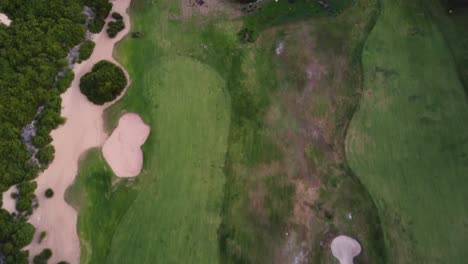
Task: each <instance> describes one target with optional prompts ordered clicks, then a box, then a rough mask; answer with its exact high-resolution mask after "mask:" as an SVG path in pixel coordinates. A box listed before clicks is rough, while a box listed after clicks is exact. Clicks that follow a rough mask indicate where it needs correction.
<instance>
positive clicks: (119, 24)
mask: <svg viewBox="0 0 468 264" xmlns="http://www.w3.org/2000/svg"><path fill="white" fill-rule="evenodd" d="M124 28H125V24H124V22H123V20H117V21H111V22H109V26H108V27H107V35H108V36H109V37H110V38H115V36H117V34H118V33H119V32H120V31H122V29H124Z"/></svg>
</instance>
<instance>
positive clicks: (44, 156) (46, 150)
mask: <svg viewBox="0 0 468 264" xmlns="http://www.w3.org/2000/svg"><path fill="white" fill-rule="evenodd" d="M54 155H55V149H54V147H53V146H52V145H47V146H45V147H43V148H41V149H40V150H39V151H38V152H37V156H36V157H37V159H38V160H39V162H40V163H41V164H42V165H48V164H50V163H51V162H52V161H53V160H54Z"/></svg>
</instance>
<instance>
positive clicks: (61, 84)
mask: <svg viewBox="0 0 468 264" xmlns="http://www.w3.org/2000/svg"><path fill="white" fill-rule="evenodd" d="M73 78H75V73H74V72H73V71H72V70H67V71H66V72H65V73H64V75H63V76H62V77H60V78H58V80H57V83H56V84H55V86H56V87H57V90H58V91H59V92H61V93H63V92H65V90H67V89H68V87H70V85H71V83H72V81H73Z"/></svg>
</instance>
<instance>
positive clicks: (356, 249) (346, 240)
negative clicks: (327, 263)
mask: <svg viewBox="0 0 468 264" xmlns="http://www.w3.org/2000/svg"><path fill="white" fill-rule="evenodd" d="M331 250H332V254H333V256H335V258H337V259H338V260H339V261H340V264H353V258H354V257H356V256H357V255H359V253H361V245H359V242H357V241H356V240H355V239H353V238H351V237H348V236H337V237H335V239H333V241H332V243H331Z"/></svg>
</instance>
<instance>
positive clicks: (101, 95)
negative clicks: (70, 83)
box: [80, 61, 127, 105]
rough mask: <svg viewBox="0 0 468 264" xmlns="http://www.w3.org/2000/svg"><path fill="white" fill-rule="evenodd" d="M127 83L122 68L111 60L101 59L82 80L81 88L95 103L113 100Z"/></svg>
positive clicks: (99, 103)
mask: <svg viewBox="0 0 468 264" xmlns="http://www.w3.org/2000/svg"><path fill="white" fill-rule="evenodd" d="M126 85H127V78H126V77H125V74H124V72H123V71H122V69H121V68H120V67H118V66H116V65H114V64H113V63H111V62H109V61H100V62H98V63H96V64H95V65H94V66H93V69H92V71H91V72H88V73H86V74H85V75H84V76H83V77H81V80H80V90H81V92H82V93H83V94H84V95H86V97H87V98H88V99H89V100H90V101H91V102H93V103H95V104H98V105H102V104H104V103H106V102H110V101H113V100H114V99H115V98H116V97H117V96H118V95H119V94H120V93H121V92H122V90H123V89H124V88H125V86H126Z"/></svg>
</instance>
